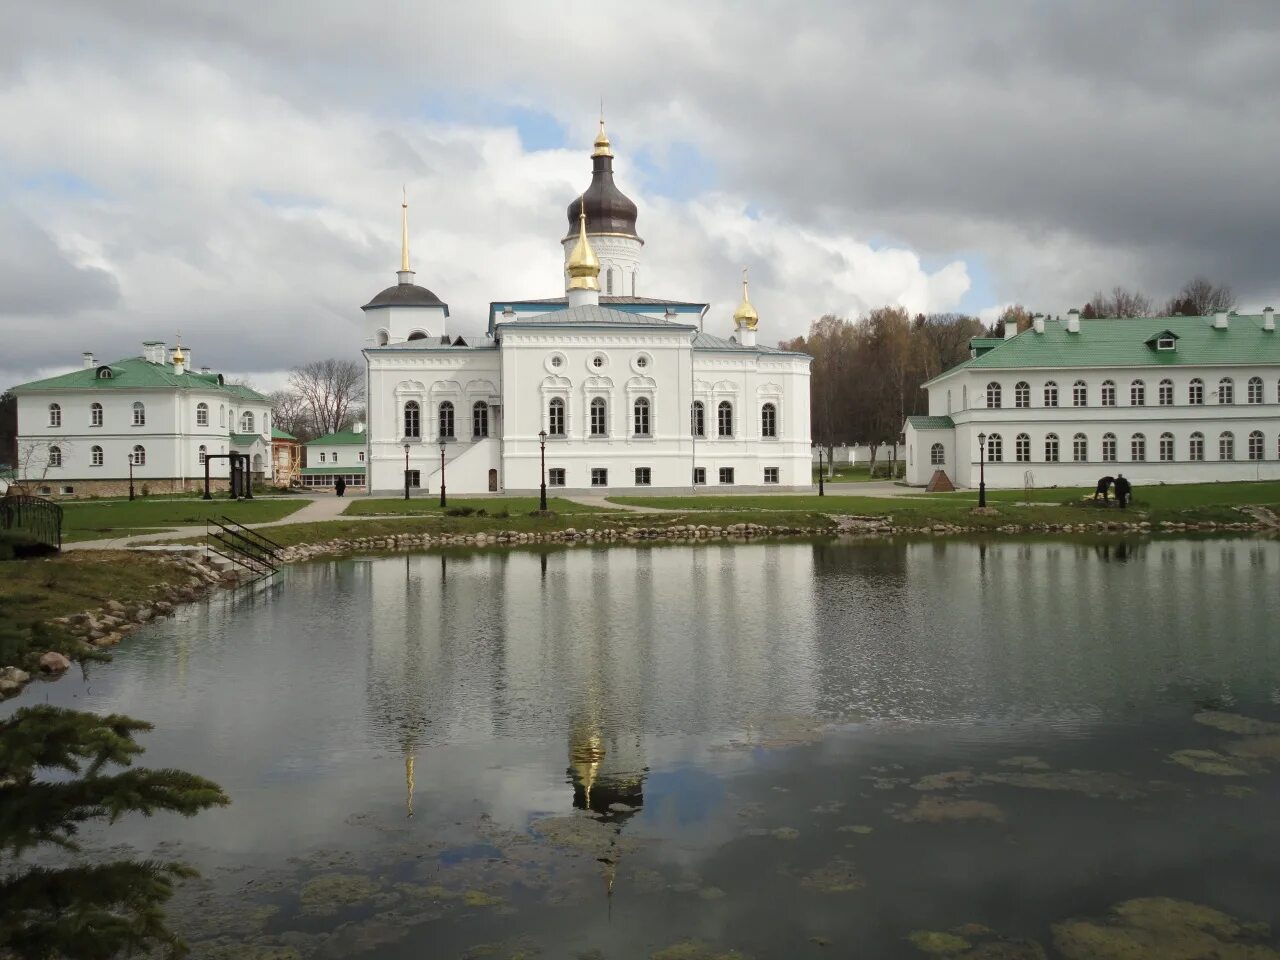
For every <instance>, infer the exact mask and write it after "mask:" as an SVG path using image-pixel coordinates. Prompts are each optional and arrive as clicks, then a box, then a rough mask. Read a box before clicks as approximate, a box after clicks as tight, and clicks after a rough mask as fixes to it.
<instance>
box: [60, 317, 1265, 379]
mask: <svg viewBox="0 0 1280 960" xmlns="http://www.w3.org/2000/svg"><path fill="white" fill-rule="evenodd" d="M1267 309H1268V310H1270V309H1271V308H1270V307H1267ZM83 356H84V368H85V369H86V370H88V369H90V368H92V367H93V354H92V353H90V352H89V351H88V350H86V351H85V352H84V354H83Z"/></svg>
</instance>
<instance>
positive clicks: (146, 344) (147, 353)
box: [142, 340, 164, 363]
mask: <svg viewBox="0 0 1280 960" xmlns="http://www.w3.org/2000/svg"><path fill="white" fill-rule="evenodd" d="M142 359H143V360H146V361H147V362H148V363H164V341H163V340H143V341H142Z"/></svg>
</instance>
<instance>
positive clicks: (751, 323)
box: [733, 267, 760, 330]
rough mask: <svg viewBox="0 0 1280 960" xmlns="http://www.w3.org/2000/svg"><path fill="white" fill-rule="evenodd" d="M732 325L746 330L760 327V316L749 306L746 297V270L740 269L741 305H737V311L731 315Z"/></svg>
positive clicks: (748, 300) (749, 303) (749, 302)
mask: <svg viewBox="0 0 1280 960" xmlns="http://www.w3.org/2000/svg"><path fill="white" fill-rule="evenodd" d="M733 325H734V326H735V327H746V328H747V329H748V330H754V329H755V328H756V327H758V326H759V325H760V315H759V314H758V313H756V308H755V307H753V306H752V305H751V300H750V298H749V297H748V296H747V268H746V267H743V268H742V303H740V304H739V305H738V309H737V310H735V311H734V313H733Z"/></svg>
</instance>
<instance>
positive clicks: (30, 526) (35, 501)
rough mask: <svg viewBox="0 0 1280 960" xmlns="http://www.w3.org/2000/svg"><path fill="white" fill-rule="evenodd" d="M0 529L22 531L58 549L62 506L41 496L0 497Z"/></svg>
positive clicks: (60, 538)
mask: <svg viewBox="0 0 1280 960" xmlns="http://www.w3.org/2000/svg"><path fill="white" fill-rule="evenodd" d="M0 530H6V531H18V530H21V531H22V532H24V533H26V534H27V535H28V536H30V537H31V539H33V540H35V541H36V542H38V543H41V544H43V545H45V546H47V547H52V548H53V549H54V550H61V549H62V507H60V506H58V505H57V504H56V503H54V502H53V501H52V500H46V499H45V498H44V497H35V496H31V495H29V494H25V493H23V494H10V495H8V496H5V497H3V498H0Z"/></svg>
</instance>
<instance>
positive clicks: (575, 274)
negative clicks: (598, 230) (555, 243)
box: [568, 200, 600, 290]
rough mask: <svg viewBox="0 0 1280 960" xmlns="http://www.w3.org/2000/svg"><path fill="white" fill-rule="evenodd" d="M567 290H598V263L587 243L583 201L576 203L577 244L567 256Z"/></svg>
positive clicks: (585, 215) (594, 253) (585, 212)
mask: <svg viewBox="0 0 1280 960" xmlns="http://www.w3.org/2000/svg"><path fill="white" fill-rule="evenodd" d="M568 269H569V289H570V290H599V289H600V279H599V278H600V261H599V259H598V258H597V257H596V252H595V251H594V250H592V249H591V244H590V243H588V242H587V210H586V203H585V201H583V200H579V201H578V242H577V243H575V244H574V245H573V250H572V252H571V253H570V254H569V263H568Z"/></svg>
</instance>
